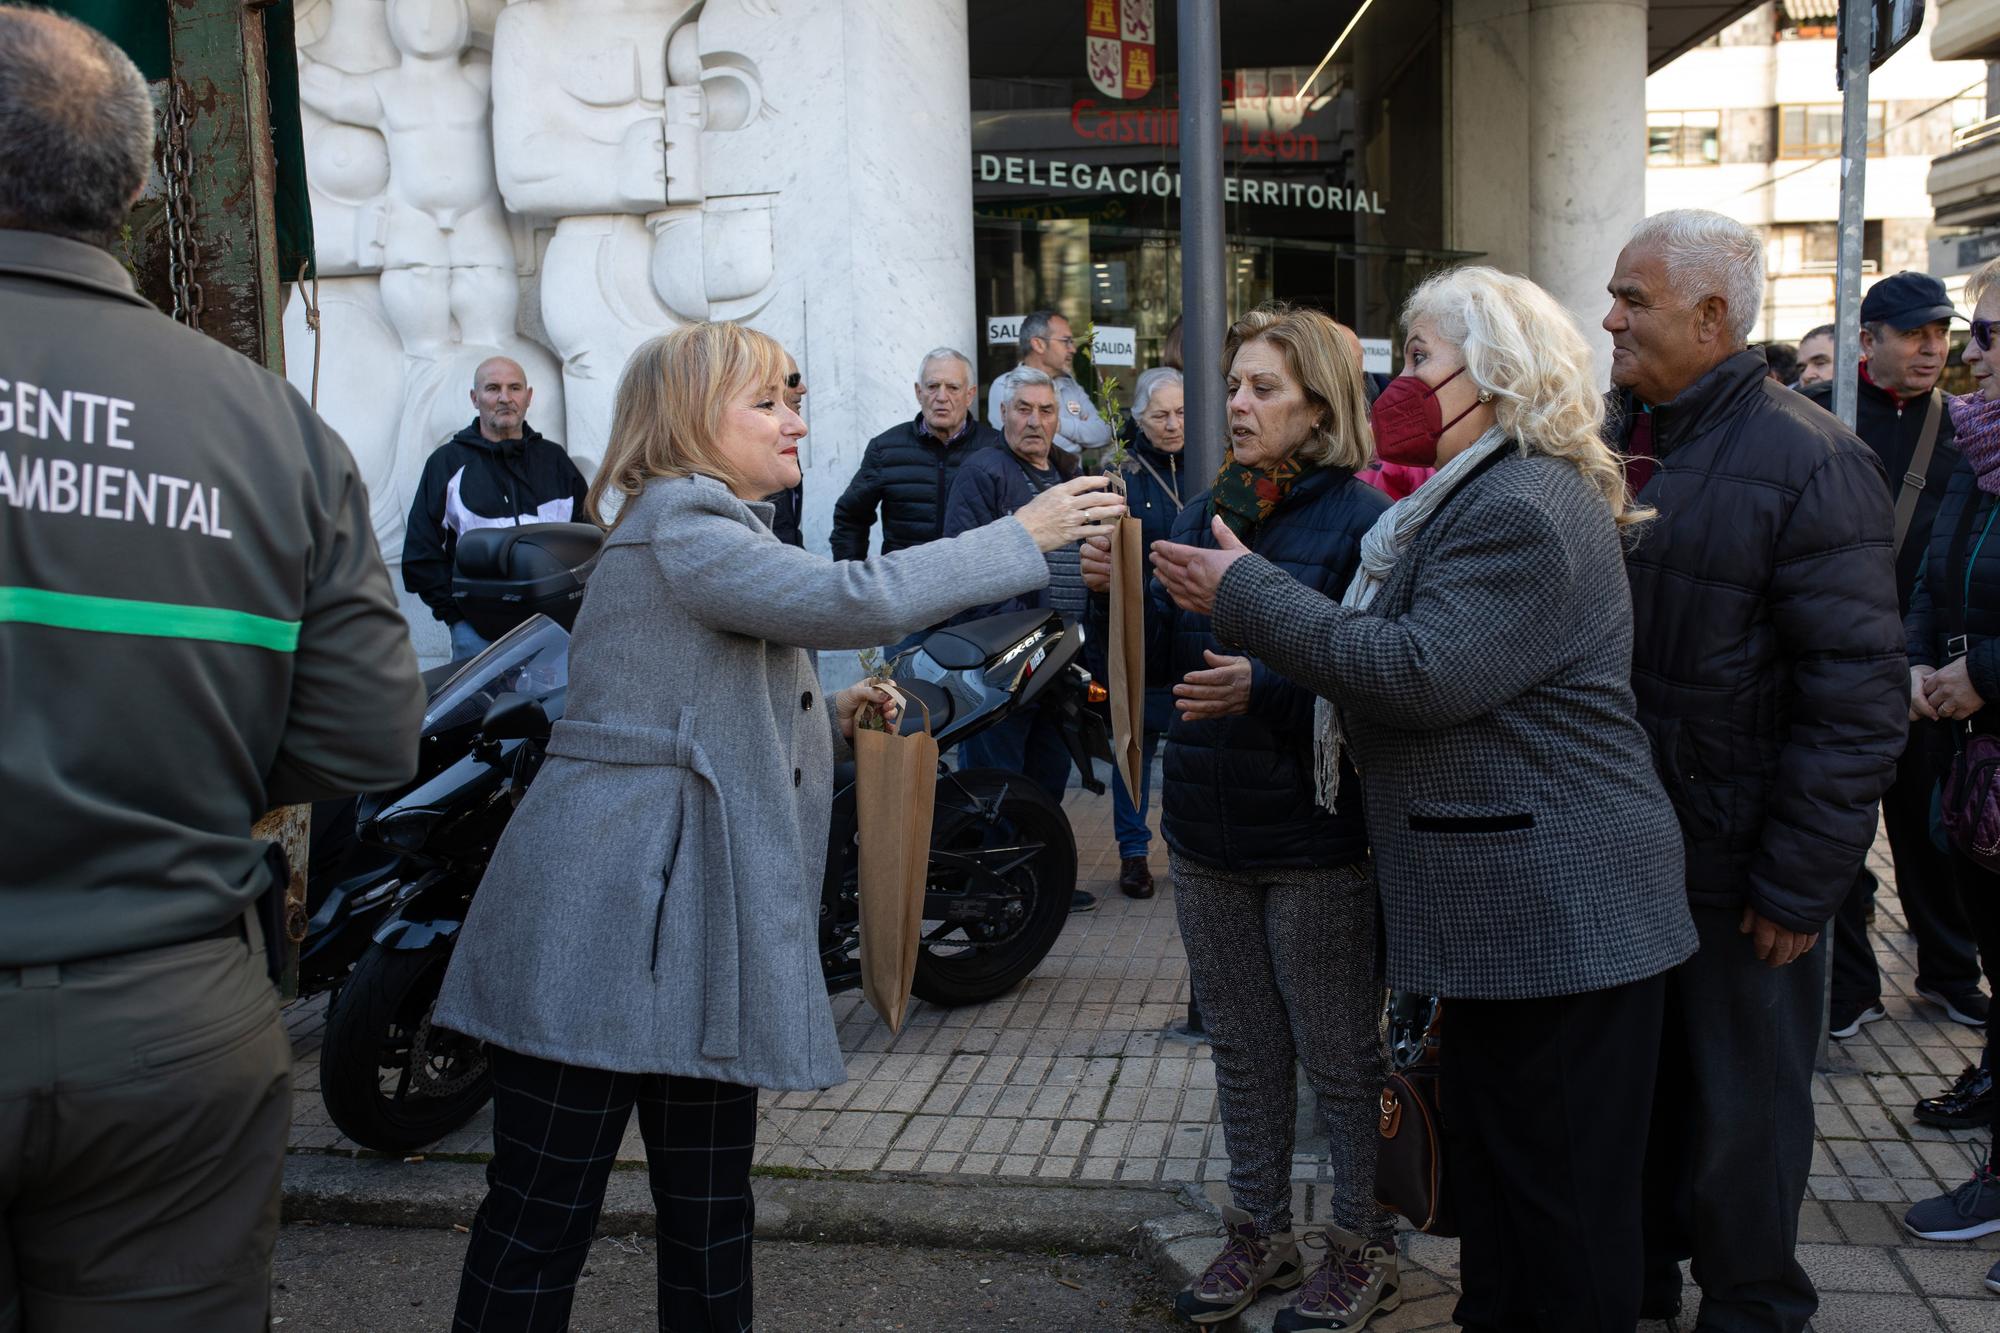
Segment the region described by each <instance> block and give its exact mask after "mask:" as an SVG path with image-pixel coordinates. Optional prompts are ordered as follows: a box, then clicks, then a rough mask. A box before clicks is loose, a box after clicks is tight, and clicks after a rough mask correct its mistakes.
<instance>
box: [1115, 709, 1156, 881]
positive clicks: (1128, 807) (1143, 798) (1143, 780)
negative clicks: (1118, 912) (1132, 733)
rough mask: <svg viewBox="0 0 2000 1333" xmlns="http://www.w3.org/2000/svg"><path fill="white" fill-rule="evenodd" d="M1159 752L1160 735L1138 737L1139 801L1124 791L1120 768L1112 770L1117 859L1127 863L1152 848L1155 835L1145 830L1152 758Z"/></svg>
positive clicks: (1152, 732)
mask: <svg viewBox="0 0 2000 1333" xmlns="http://www.w3.org/2000/svg"><path fill="white" fill-rule="evenodd" d="M1159 752H1160V733H1159V732H1157V731H1151V730H1148V731H1146V732H1144V733H1143V734H1142V735H1141V736H1140V737H1139V799H1138V800H1137V801H1134V800H1133V799H1132V796H1131V793H1129V792H1127V791H1126V790H1125V779H1124V778H1123V777H1122V776H1120V774H1119V772H1118V765H1116V764H1113V765H1112V766H1111V826H1112V828H1113V829H1115V830H1116V831H1117V834H1118V857H1119V859H1120V860H1124V859H1126V858H1128V857H1133V856H1144V855H1145V854H1146V849H1147V848H1148V847H1150V846H1152V843H1153V831H1152V830H1151V829H1149V828H1147V827H1146V807H1147V805H1148V804H1149V803H1150V801H1151V798H1152V794H1153V756H1154V755H1156V754H1158V753H1159Z"/></svg>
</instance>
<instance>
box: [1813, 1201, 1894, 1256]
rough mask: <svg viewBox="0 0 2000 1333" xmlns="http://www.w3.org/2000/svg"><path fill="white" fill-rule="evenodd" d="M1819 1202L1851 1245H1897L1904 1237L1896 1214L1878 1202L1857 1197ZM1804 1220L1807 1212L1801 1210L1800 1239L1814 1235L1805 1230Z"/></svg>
mask: <svg viewBox="0 0 2000 1333" xmlns="http://www.w3.org/2000/svg"><path fill="white" fill-rule="evenodd" d="M1820 1206H1821V1207H1823V1208H1824V1209H1825V1210H1826V1212H1827V1214H1828V1215H1829V1216H1830V1217H1832V1219H1833V1222H1834V1225H1836V1226H1837V1227H1839V1229H1840V1233H1841V1236H1842V1237H1843V1238H1845V1240H1846V1241H1847V1242H1848V1243H1849V1244H1851V1245H1894V1244H1896V1243H1897V1242H1898V1241H1900V1240H1902V1239H1903V1238H1904V1235H1905V1233H1904V1231H1903V1228H1902V1227H1901V1226H1900V1225H1898V1224H1897V1220H1896V1216H1895V1215H1894V1214H1893V1213H1891V1212H1890V1210H1888V1209H1886V1208H1884V1207H1883V1206H1882V1205H1881V1204H1879V1203H1865V1202H1863V1201H1861V1200H1859V1199H1855V1200H1836V1201H1831V1202H1828V1203H1824V1204H1822V1205H1820ZM1807 1207H1808V1208H1810V1207H1811V1205H1810V1204H1808V1205H1807ZM1804 1220H1805V1214H1804V1212H1801V1213H1800V1223H1801V1225H1800V1239H1802V1240H1807V1239H1812V1238H1811V1237H1807V1236H1806V1235H1805V1234H1804V1232H1805V1228H1804Z"/></svg>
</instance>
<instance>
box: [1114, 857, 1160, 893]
mask: <svg viewBox="0 0 2000 1333" xmlns="http://www.w3.org/2000/svg"><path fill="white" fill-rule="evenodd" d="M1118 890H1119V892H1121V893H1123V894H1124V895H1125V896H1126V897H1127V898H1150V897H1152V896H1153V872H1152V871H1151V870H1150V869H1148V868H1147V865H1146V858H1145V857H1143V856H1121V857H1119V858H1118Z"/></svg>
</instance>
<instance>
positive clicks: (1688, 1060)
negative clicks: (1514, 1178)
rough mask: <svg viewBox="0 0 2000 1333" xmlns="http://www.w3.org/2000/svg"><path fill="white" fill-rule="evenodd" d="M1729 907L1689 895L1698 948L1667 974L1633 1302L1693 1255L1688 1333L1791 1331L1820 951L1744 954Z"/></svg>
mask: <svg viewBox="0 0 2000 1333" xmlns="http://www.w3.org/2000/svg"><path fill="white" fill-rule="evenodd" d="M1742 917H1743V912H1742V909H1740V908H1733V907H1729V908H1720V907H1697V908H1695V909H1694V923H1695V929H1696V931H1698V932H1699V933H1700V936H1701V948H1700V950H1699V951H1698V952H1697V953H1696V954H1695V956H1694V957H1692V958H1690V959H1689V960H1688V961H1687V962H1685V963H1682V964H1681V965H1680V966H1679V967H1677V968H1675V969H1674V970H1673V971H1672V972H1670V973H1668V974H1667V1025H1666V1034H1665V1038H1664V1040H1663V1041H1662V1043H1661V1046H1660V1077H1659V1081H1658V1084H1657V1094H1656V1096H1655V1098H1654V1103H1653V1134H1652V1140H1651V1143H1650V1145H1649V1149H1648V1152H1647V1160H1646V1308H1647V1309H1648V1310H1649V1311H1651V1310H1653V1309H1655V1308H1659V1307H1663V1306H1666V1305H1669V1304H1671V1303H1673V1302H1674V1301H1676V1300H1677V1299H1678V1297H1679V1294H1680V1287H1681V1275H1680V1269H1679V1267H1678V1263H1679V1261H1680V1260H1682V1259H1686V1258H1692V1259H1693V1260H1694V1280H1695V1281H1696V1282H1697V1283H1698V1284H1700V1286H1701V1293H1702V1301H1701V1321H1700V1323H1698V1324H1696V1325H1695V1328H1696V1329H1697V1330H1698V1331H1699V1333H1798V1331H1799V1330H1800V1329H1803V1328H1804V1327H1805V1326H1806V1321H1807V1320H1808V1319H1810V1318H1811V1317H1812V1313H1813V1311H1814V1310H1815V1309H1817V1308H1818V1307H1819V1296H1818V1293H1816V1292H1815V1291H1814V1290H1813V1285H1812V1280H1811V1279H1810V1278H1808V1277H1807V1276H1806V1272H1805V1270H1804V1269H1803V1268H1801V1267H1800V1266H1799V1262H1798V1260H1797V1259H1796V1258H1795V1257H1794V1256H1793V1250H1794V1249H1795V1248H1796V1246H1797V1243H1798V1238H1799V1205H1800V1204H1801V1203H1802V1202H1803V1201H1804V1199H1805V1192H1806V1173H1807V1170H1808V1168H1809V1166H1810V1164H1811V1161H1812V1143H1813V1109H1812V1074H1813V1057H1814V1055H1815V1054H1816V1053H1817V1051H1818V1047H1819V1024H1820V1000H1821V996H1822V994H1823V993H1824V987H1825V978H1826V965H1827V964H1826V950H1824V949H1821V948H1817V947H1815V948H1814V949H1813V950H1812V952H1810V953H1808V954H1807V955H1806V956H1805V957H1803V958H1801V959H1799V960H1798V961H1797V962H1795V963H1792V964H1791V965H1790V966H1787V967H1776V968H1774V967H1770V966H1767V965H1766V964H1764V963H1760V962H1758V961H1757V954H1756V950H1755V948H1754V947H1753V945H1752V943H1751V937H1750V936H1748V935H1744V934H1741V933H1739V931H1738V928H1737V927H1738V925H1739V923H1740V922H1741V920H1742Z"/></svg>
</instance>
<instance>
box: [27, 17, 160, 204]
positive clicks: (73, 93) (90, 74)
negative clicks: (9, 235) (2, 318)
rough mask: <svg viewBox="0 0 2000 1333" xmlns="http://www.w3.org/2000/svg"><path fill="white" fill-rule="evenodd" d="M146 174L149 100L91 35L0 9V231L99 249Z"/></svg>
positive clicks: (124, 65)
mask: <svg viewBox="0 0 2000 1333" xmlns="http://www.w3.org/2000/svg"><path fill="white" fill-rule="evenodd" d="M152 169H153V99H152V95H151V94H150V93H148V92H147V90H146V80H145V78H144V77H143V76H142V75H141V74H140V73H139V71H138V69H137V67H136V66H134V65H133V64H132V61H131V59H130V58H129V57H128V56H126V54H125V53H124V52H123V51H121V50H119V49H118V48H117V46H115V45H113V44H112V42H111V41H110V40H109V39H108V38H106V37H105V36H104V35H103V34H102V33H100V32H98V31H97V30H96V29H94V28H91V27H89V26H88V25H86V24H82V23H78V22H77V21H75V20H74V19H69V18H64V17H62V16H60V15H57V14H51V13H48V12H46V11H41V10H33V9H25V8H22V7H20V6H18V5H12V4H0V227H17V228H21V229H23V230H26V231H42V232H52V233H54V234H56V235H58V236H66V237H69V238H71V239H73V240H81V241H89V242H92V243H101V242H104V241H107V240H109V239H110V237H111V235H112V234H113V233H114V232H116V231H117V230H118V227H119V226H120V225H121V224H122V223H123V222H124V221H125V213H126V210H127V209H128V208H129V207H130V206H131V203H132V198H133V196H134V195H136V194H137V193H138V192H139V190H140V189H141V188H142V187H143V186H144V185H145V184H146V178H147V176H148V175H149V174H150V173H151V171H152Z"/></svg>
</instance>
